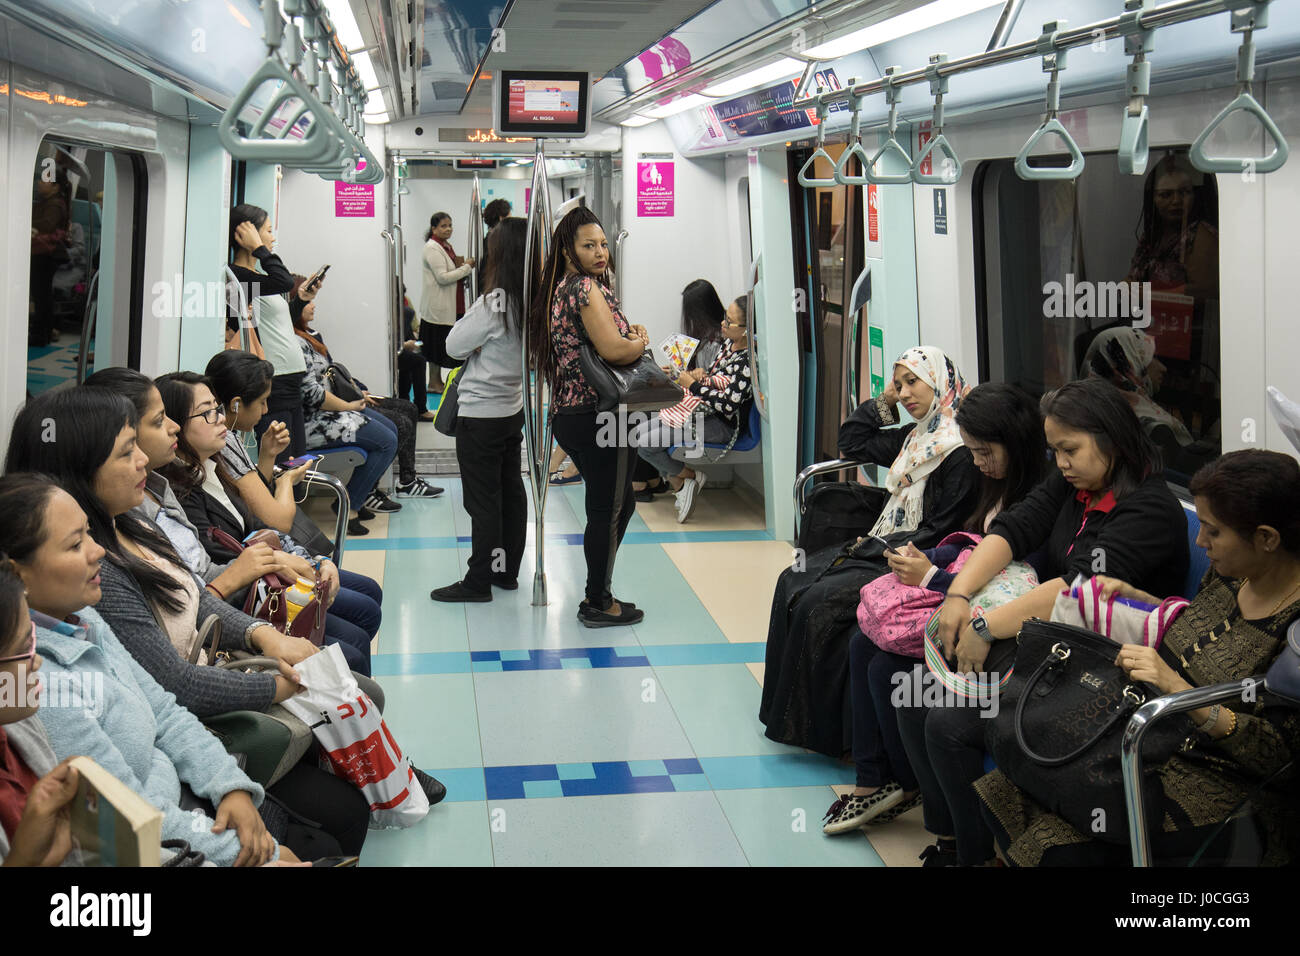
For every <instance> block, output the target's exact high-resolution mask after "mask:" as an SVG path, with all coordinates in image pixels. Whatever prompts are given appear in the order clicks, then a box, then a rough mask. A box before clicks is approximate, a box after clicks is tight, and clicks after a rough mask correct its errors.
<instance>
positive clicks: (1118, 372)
mask: <svg viewBox="0 0 1300 956" xmlns="http://www.w3.org/2000/svg"><path fill="white" fill-rule="evenodd" d="M1165 371H1166V369H1165V366H1164V363H1163V362H1161V361H1160V360H1159V359H1158V358H1156V343H1155V340H1154V339H1152V338H1151V336H1149V335H1147V334H1146V333H1145V332H1142V331H1141V330H1139V329H1135V328H1133V327H1132V326H1128V325H1121V326H1118V327H1117V328H1113V329H1106V330H1105V331H1104V332H1101V333H1100V334H1099V335H1098V336H1097V337H1096V338H1095V339H1093V340H1092V344H1091V345H1089V346H1088V351H1086V352H1084V353H1083V364H1082V365H1081V366H1080V367H1079V377H1080V378H1087V377H1088V376H1089V375H1096V376H1097V377H1098V378H1104V379H1105V380H1106V381H1108V382H1110V383H1111V384H1112V385H1114V386H1115V387H1116V388H1118V389H1119V390H1120V391H1122V392H1123V393H1124V397H1125V399H1127V400H1128V403H1129V404H1130V405H1132V406H1133V411H1134V412H1136V413H1137V417H1138V419H1139V420H1150V421H1153V422H1159V423H1160V424H1161V425H1168V426H1169V428H1170V430H1171V431H1172V432H1173V433H1174V437H1175V438H1177V439H1178V444H1180V445H1190V444H1191V443H1192V433H1191V432H1189V431H1188V430H1187V426H1186V425H1184V424H1183V423H1182V422H1180V421H1179V420H1178V419H1176V418H1174V416H1173V415H1171V414H1169V412H1167V411H1166V410H1165V409H1164V408H1161V407H1160V406H1159V405H1157V404H1156V403H1155V402H1154V401H1152V398H1151V396H1153V395H1154V394H1155V393H1156V392H1158V391H1159V390H1160V383H1161V382H1162V381H1164V377H1165Z"/></svg>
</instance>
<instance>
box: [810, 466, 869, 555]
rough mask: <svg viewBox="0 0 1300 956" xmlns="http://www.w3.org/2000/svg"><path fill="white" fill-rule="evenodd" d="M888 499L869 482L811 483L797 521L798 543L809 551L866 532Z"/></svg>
mask: <svg viewBox="0 0 1300 956" xmlns="http://www.w3.org/2000/svg"><path fill="white" fill-rule="evenodd" d="M888 500H889V492H888V491H886V490H885V489H884V488H879V487H876V486H873V485H859V484H858V483H857V482H851V481H849V482H846V481H835V482H823V483H822V484H820V485H816V486H814V487H813V490H812V491H811V492H810V493H809V495H808V499H807V501H806V502H805V504H804V513H803V517H802V519H801V520H800V522H799V541H798V546H799V547H800V548H801V549H803V552H804V554H812V553H814V552H816V551H820V550H822V549H823V548H828V547H830V546H831V545H834V544H843V543H845V542H846V541H849V540H851V539H853V538H857V537H860V536H862V535H864V534H866V533H867V532H868V531H870V530H871V526H872V525H874V524H875V523H876V519H877V518H878V517H880V511H881V509H882V508H884V506H885V502H886V501H888Z"/></svg>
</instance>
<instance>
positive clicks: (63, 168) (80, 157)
mask: <svg viewBox="0 0 1300 956" xmlns="http://www.w3.org/2000/svg"><path fill="white" fill-rule="evenodd" d="M142 170H143V164H142V163H141V162H139V160H138V157H135V156H134V155H132V154H127V153H120V152H114V151H111V150H106V149H101V148H96V147H94V146H86V145H82V144H77V143H74V142H68V141H62V140H58V139H54V138H48V137H47V138H46V139H45V140H44V141H43V142H42V144H41V147H40V149H39V151H38V152H37V158H36V164H35V167H34V169H33V171H32V219H31V244H32V245H31V271H30V277H29V284H28V314H27V329H28V349H27V393H28V395H37V394H39V393H41V392H45V391H49V390H51V389H55V388H66V387H70V386H72V385H75V384H77V383H79V382H81V381H84V380H85V378H86V376H88V375H90V374H91V373H92V372H94V370H95V368H96V366H97V365H98V367H107V366H109V365H130V366H132V367H138V366H139V362H140V322H141V319H140V316H141V314H142V309H143V305H144V298H143V279H142V275H141V272H142V268H143V262H142V261H141V259H140V256H141V255H142V250H143V227H144V215H143V209H142V208H140V207H141V206H142V204H143V202H144V191H143V189H141V188H139V179H140V177H141V176H142V175H143V172H142ZM123 239H125V240H126V241H125V242H124V241H123Z"/></svg>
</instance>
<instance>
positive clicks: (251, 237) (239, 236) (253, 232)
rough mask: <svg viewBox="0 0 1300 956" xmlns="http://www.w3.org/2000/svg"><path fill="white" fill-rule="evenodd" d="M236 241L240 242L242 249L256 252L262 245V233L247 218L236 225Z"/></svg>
mask: <svg viewBox="0 0 1300 956" xmlns="http://www.w3.org/2000/svg"><path fill="white" fill-rule="evenodd" d="M235 242H237V243H239V247H240V248H241V249H247V250H248V251H249V252H255V251H256V250H257V249H259V248H261V246H262V235H261V233H259V232H258V230H257V227H256V226H254V225H253V224H252V223H251V222H248V221H247V220H245V221H244V222H241V223H240V224H239V225H238V226H236V227H235Z"/></svg>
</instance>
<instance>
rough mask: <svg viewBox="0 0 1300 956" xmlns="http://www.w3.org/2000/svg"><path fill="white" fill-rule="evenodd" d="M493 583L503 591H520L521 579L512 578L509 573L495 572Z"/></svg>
mask: <svg viewBox="0 0 1300 956" xmlns="http://www.w3.org/2000/svg"><path fill="white" fill-rule="evenodd" d="M492 585H493V587H498V588H500V589H501V590H503V591H518V590H519V579H518V578H512V577H510V575H508V574H494V575H492Z"/></svg>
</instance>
